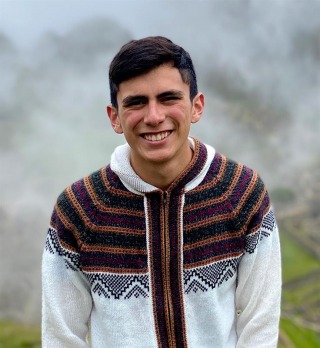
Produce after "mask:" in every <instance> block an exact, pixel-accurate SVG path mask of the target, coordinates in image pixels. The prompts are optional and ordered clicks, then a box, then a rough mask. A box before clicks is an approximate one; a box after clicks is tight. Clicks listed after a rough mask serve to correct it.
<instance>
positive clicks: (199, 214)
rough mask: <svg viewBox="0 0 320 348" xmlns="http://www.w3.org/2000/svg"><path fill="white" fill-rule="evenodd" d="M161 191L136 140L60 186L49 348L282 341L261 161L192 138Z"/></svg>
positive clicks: (192, 347) (47, 316)
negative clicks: (132, 151) (180, 168)
mask: <svg viewBox="0 0 320 348" xmlns="http://www.w3.org/2000/svg"><path fill="white" fill-rule="evenodd" d="M190 143H191V144H192V146H193V148H194V156H193V160H192V162H191V163H190V165H189V166H188V167H187V168H186V169H185V171H184V172H183V173H182V174H181V175H180V176H179V177H178V178H177V179H176V180H175V181H174V182H173V183H172V184H171V185H170V187H169V188H168V189H167V191H165V192H164V191H161V190H159V189H157V188H155V187H153V186H151V185H149V184H147V183H146V182H144V181H142V180H141V179H140V178H139V177H138V176H137V175H136V174H135V172H134V171H133V169H132V168H131V166H130V161H129V146H128V145H123V146H120V147H118V148H116V150H115V152H114V154H113V155H112V158H111V163H110V166H106V167H104V168H102V169H101V170H99V171H97V172H95V173H93V174H91V175H89V176H87V177H85V178H83V179H82V180H79V181H77V182H76V183H74V184H73V185H71V186H69V187H68V188H67V189H66V190H64V192H63V193H62V194H61V195H60V196H59V198H58V201H57V204H56V205H55V208H54V211H53V214H52V219H51V224H50V228H49V231H48V235H47V241H46V248H45V250H44V255H43V269H42V271H43V308H42V310H43V319H42V320H43V321H42V340H43V342H42V343H43V348H47V347H54V348H59V347H77V348H81V347H94V348H104V347H116V348H122V347H123V348H134V347H139V348H142V347H161V348H165V347H170V348H173V347H179V348H180V347H181V348H183V347H189V348H206V347H217V348H229V347H230V348H231V347H233V348H234V347H238V348H239V347H246V348H248V347H255V348H256V347H259V348H261V347H276V345H277V338H278V323H279V315H280V291H281V290H280V288H281V280H280V278H281V273H280V248H279V238H278V230H277V226H276V222H275V217H274V213H273V211H272V209H271V208H270V201H269V197H268V194H267V191H266V188H265V186H264V184H263V182H262V181H261V179H260V178H259V176H258V175H257V173H255V172H254V171H252V170H251V169H249V168H247V167H245V166H243V165H241V164H239V163H235V162H233V161H231V160H229V159H227V158H226V157H225V156H223V155H220V154H218V153H216V152H215V150H214V149H213V148H211V147H210V146H207V145H204V144H202V143H200V142H199V141H197V140H195V139H194V140H191V139H190Z"/></svg>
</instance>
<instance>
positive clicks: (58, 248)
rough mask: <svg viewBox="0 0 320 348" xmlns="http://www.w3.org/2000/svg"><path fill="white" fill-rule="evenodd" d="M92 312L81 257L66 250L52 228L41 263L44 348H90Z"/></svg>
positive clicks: (73, 251) (75, 252) (72, 251)
mask: <svg viewBox="0 0 320 348" xmlns="http://www.w3.org/2000/svg"><path fill="white" fill-rule="evenodd" d="M91 309H92V299H91V295H90V289H89V286H88V283H87V280H86V279H85V277H84V275H83V273H82V272H81V270H80V269H79V254H78V253H77V251H75V250H70V249H68V248H66V247H65V246H63V243H61V240H60V239H59V236H58V232H57V230H56V229H55V228H53V227H50V228H49V231H48V234H47V241H46V248H45V250H44V253H43V260H42V347H43V348H50V347H52V348H53V347H54V348H65V347H79V348H84V347H88V344H87V341H86V337H87V335H88V325H89V324H88V323H89V318H90V313H91Z"/></svg>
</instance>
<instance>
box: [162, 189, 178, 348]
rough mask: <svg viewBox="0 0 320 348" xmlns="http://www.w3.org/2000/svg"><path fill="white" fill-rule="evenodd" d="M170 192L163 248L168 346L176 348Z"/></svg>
mask: <svg viewBox="0 0 320 348" xmlns="http://www.w3.org/2000/svg"><path fill="white" fill-rule="evenodd" d="M167 200H168V192H167V191H164V192H163V196H162V203H163V204H162V205H163V207H162V208H163V215H162V217H163V221H162V222H163V228H162V231H161V232H162V236H161V237H162V238H161V239H162V246H163V249H162V250H163V257H164V260H163V264H164V274H163V292H164V300H165V317H166V327H167V333H168V344H169V347H170V348H175V346H176V344H175V334H174V320H173V306H172V296H171V281H170V236H169V231H168V212H167Z"/></svg>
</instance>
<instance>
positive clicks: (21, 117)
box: [0, 0, 320, 321]
mask: <svg viewBox="0 0 320 348" xmlns="http://www.w3.org/2000/svg"><path fill="white" fill-rule="evenodd" d="M319 13H320V1H318V0H308V1H303V0H300V1H299V0H278V1H275V0H271V1H259V0H256V1H252V0H251V1H250V0H229V1H228V0H219V1H217V0H216V1H201V0H200V1H178V0H177V1H173V0H172V1H133V0H132V1H121V0H120V1H119V0H118V1H76V0H74V1H71V0H69V1H22V0H21V1H14V0H11V1H4V0H1V1H0V34H2V35H4V36H1V35H0V44H1V45H0V63H1V70H2V71H1V79H2V83H1V86H0V106H1V108H0V122H1V128H2V130H1V138H0V158H1V166H2V173H1V201H0V217H1V221H2V222H3V223H2V226H1V228H0V238H1V243H0V272H1V281H0V319H1V317H3V318H7V317H9V318H13V319H21V320H23V319H25V320H28V321H32V320H39V313H40V261H41V253H42V249H43V243H44V239H45V234H46V228H47V225H48V223H49V219H50V214H51V210H52V208H53V205H54V203H55V199H56V197H57V195H58V194H59V193H60V192H61V191H62V190H63V189H64V187H65V186H66V185H68V184H70V183H71V182H73V181H75V180H77V179H78V178H80V177H82V176H84V175H86V174H89V173H90V172H92V171H94V170H96V169H99V168H100V167H102V166H103V165H105V164H106V163H108V162H109V158H110V155H111V152H112V150H113V148H114V146H115V145H117V144H121V143H123V141H124V140H123V138H122V137H120V136H117V135H116V134H115V133H114V132H113V131H112V130H111V128H110V127H109V124H108V121H107V117H106V114H105V105H106V104H108V103H109V95H108V93H109V91H108V81H107V69H108V64H109V62H110V60H111V59H112V57H113V55H114V54H115V53H116V51H117V50H118V49H119V48H120V46H121V45H122V44H123V43H125V42H126V41H127V40H129V39H131V38H140V37H144V36H148V35H165V36H168V37H170V38H171V39H172V40H173V41H175V42H176V43H178V44H180V45H182V46H183V47H185V48H186V49H187V50H188V51H189V52H190V54H191V56H192V58H193V61H194V65H195V67H196V70H197V72H198V80H199V88H200V90H201V91H203V92H204V93H205V95H206V103H207V106H206V111H205V114H204V116H203V120H202V121H200V123H199V125H197V126H196V127H194V128H193V130H192V133H193V134H194V135H196V136H198V137H200V138H201V139H202V140H203V141H205V142H206V143H210V144H211V145H213V146H214V147H216V148H217V150H218V151H220V152H223V153H225V154H226V155H228V156H230V157H232V158H234V159H236V160H239V161H242V162H244V163H245V164H248V165H249V166H252V167H253V168H254V169H257V170H258V171H259V172H260V173H261V174H262V177H263V178H264V180H265V181H266V182H267V184H268V187H270V188H271V189H272V188H273V187H279V186H283V185H288V186H289V187H290V188H291V189H292V190H296V189H297V187H299V185H300V183H301V180H302V178H303V177H304V173H306V172H308V169H309V166H310V168H311V167H312V168H319V160H318V154H319V151H320V146H319V139H318V138H319V132H320V117H319V114H320V113H319V111H320V100H319V99H320V98H319V95H320V69H319V66H320V65H319V63H320V39H319V37H320V17H319ZM104 32H106V33H108V35H107V37H105V36H104V35H103V34H104ZM79 33H81V35H80V34H79ZM88 35H89V36H88ZM90 35H91V36H90ZM91 43H93V44H92V45H91ZM88 47H90V49H88ZM201 122H203V123H201ZM311 184H312V183H311Z"/></svg>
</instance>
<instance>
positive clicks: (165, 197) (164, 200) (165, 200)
mask: <svg viewBox="0 0 320 348" xmlns="http://www.w3.org/2000/svg"><path fill="white" fill-rule="evenodd" d="M167 195H168V194H167V191H164V192H163V205H166V203H167Z"/></svg>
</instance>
